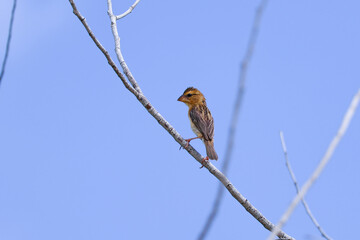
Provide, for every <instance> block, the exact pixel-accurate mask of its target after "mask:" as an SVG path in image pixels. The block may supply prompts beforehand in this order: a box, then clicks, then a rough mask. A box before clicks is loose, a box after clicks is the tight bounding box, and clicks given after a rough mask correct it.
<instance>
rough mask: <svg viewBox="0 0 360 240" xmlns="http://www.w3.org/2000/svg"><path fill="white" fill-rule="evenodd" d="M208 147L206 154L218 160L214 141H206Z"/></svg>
mask: <svg viewBox="0 0 360 240" xmlns="http://www.w3.org/2000/svg"><path fill="white" fill-rule="evenodd" d="M204 142H205V147H206V154H207V156H208V157H209V158H210V159H214V160H218V155H217V154H216V152H215V148H214V141H204Z"/></svg>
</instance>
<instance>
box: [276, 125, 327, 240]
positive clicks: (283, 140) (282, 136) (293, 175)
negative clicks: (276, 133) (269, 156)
mask: <svg viewBox="0 0 360 240" xmlns="http://www.w3.org/2000/svg"><path fill="white" fill-rule="evenodd" d="M280 139H281V145H282V149H283V151H284V157H285V165H286V167H287V169H288V170H289V173H290V176H291V179H292V181H293V183H294V185H295V189H296V193H297V194H299V186H298V183H297V181H296V177H295V174H294V172H293V170H292V168H291V166H290V162H289V158H288V152H287V148H286V144H285V139H284V134H283V132H282V131H280ZM301 202H302V204H303V205H304V208H305V211H306V213H307V214H308V215H309V217H310V219H311V221H312V222H313V223H314V225H315V226H316V228H317V229H318V230H319V232H320V234H321V235H322V236H323V237H324V238H325V239H327V240H331V238H330V237H329V236H328V235H327V234H326V233H325V231H324V230H323V229H322V228H321V226H320V224H319V223H318V221H317V220H316V219H315V217H314V215H313V214H312V212H311V210H310V207H309V205H308V204H307V202H306V201H305V199H304V198H302V199H301Z"/></svg>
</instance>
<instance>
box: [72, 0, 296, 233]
mask: <svg viewBox="0 0 360 240" xmlns="http://www.w3.org/2000/svg"><path fill="white" fill-rule="evenodd" d="M69 2H70V4H71V6H72V8H73V12H74V14H75V15H76V16H77V17H78V18H79V20H80V21H81V23H82V24H83V25H84V27H85V29H86V31H87V32H88V33H89V35H90V37H91V39H92V40H93V41H94V42H95V44H96V46H97V47H98V48H99V49H100V50H101V51H102V52H103V54H104V55H105V57H106V59H107V60H108V62H109V64H110V66H111V67H112V68H113V69H114V71H115V72H116V74H117V75H118V76H119V78H120V79H121V81H122V82H123V84H124V85H125V87H126V88H127V89H128V90H129V91H130V92H131V93H132V94H134V95H135V97H136V98H137V99H138V101H139V102H140V103H141V104H142V105H143V106H144V107H145V109H146V110H147V111H148V112H149V113H150V114H151V115H152V116H153V117H154V118H155V119H156V120H157V121H158V123H159V124H160V125H161V126H162V127H163V128H164V129H165V130H166V131H167V132H168V133H169V134H170V135H171V136H172V137H173V138H174V140H175V141H176V142H178V143H179V144H180V145H181V146H182V147H185V146H186V145H187V142H186V141H185V140H184V138H183V137H182V136H181V135H180V134H179V133H178V132H177V131H176V130H175V129H174V128H173V127H172V126H171V125H170V123H169V122H168V121H166V120H165V119H164V118H163V117H162V116H161V114H160V113H159V112H158V111H157V110H156V109H155V108H154V107H153V106H152V105H151V104H150V102H149V101H148V100H147V98H146V97H145V95H144V94H143V93H142V92H141V90H140V87H139V86H138V84H137V82H136V81H135V79H134V78H129V75H128V74H130V75H131V73H130V71H128V74H127V73H126V72H125V70H124V72H125V75H126V76H127V77H128V78H129V81H130V83H131V84H132V86H131V85H130V84H129V83H128V82H127V81H126V79H125V77H124V76H123V74H122V73H121V72H120V71H119V69H118V68H117V67H116V65H115V64H114V62H113V60H112V59H111V57H110V55H109V54H108V52H107V51H106V50H105V49H104V48H103V46H102V45H101V44H100V42H99V41H98V40H97V39H96V37H95V36H94V34H93V32H92V31H91V29H90V27H89V26H88V24H87V22H86V20H85V18H84V17H83V16H82V15H81V14H80V12H79V11H78V10H77V8H76V5H75V3H74V1H73V0H69ZM111 6H112V5H111V0H108V7H109V11H108V13H109V16H110V19H111V27H112V30H113V34H114V35H115V36H114V39H115V45H116V48H117V47H118V48H119V49H118V50H120V38H119V36H118V34H117V30H116V31H115V30H114V29H113V28H114V27H115V28H116V17H115V16H114V15H113V13H112V8H111ZM114 23H115V24H114ZM117 41H118V42H117ZM120 53H121V52H120ZM118 58H119V56H118ZM122 60H123V58H122ZM119 61H120V60H119ZM123 62H124V63H125V61H123ZM121 66H122V67H123V69H124V66H126V65H125V64H121ZM127 70H128V69H127ZM136 88H138V89H139V90H136ZM185 149H186V151H188V152H189V154H190V155H191V156H193V157H194V158H195V159H196V160H197V161H198V162H199V163H200V164H201V162H202V160H203V158H204V157H203V156H201V154H200V153H199V152H197V151H196V150H195V149H194V148H193V147H192V146H191V145H190V144H189V145H188V146H187V147H186V148H185ZM204 167H206V168H207V169H208V170H209V172H210V173H211V174H213V175H214V176H215V177H216V178H217V179H218V180H219V181H220V182H221V183H222V184H223V185H224V186H225V187H226V189H227V190H228V191H229V192H230V193H231V195H232V196H233V197H234V198H235V199H236V200H237V201H238V202H239V203H240V204H241V205H242V206H243V207H244V208H245V209H246V211H248V212H249V213H250V214H251V215H252V216H253V217H254V218H256V219H257V220H258V221H259V222H260V223H261V224H262V225H263V226H264V227H265V228H266V229H268V230H269V231H271V230H272V229H273V228H274V227H275V225H274V224H273V223H271V222H270V221H269V220H267V219H266V218H265V217H264V216H263V215H262V214H261V213H260V212H259V211H258V210H257V209H256V208H255V207H254V206H253V205H251V204H250V202H249V201H248V200H247V199H246V198H245V197H244V196H242V195H241V194H240V192H239V191H238V190H237V189H236V188H235V187H234V186H233V184H232V183H231V182H230V181H229V180H228V179H227V178H226V176H225V175H224V174H223V173H222V172H220V171H219V170H218V169H217V168H216V167H215V166H214V165H212V164H211V163H210V162H208V161H207V162H205V164H204ZM277 236H278V237H279V238H280V239H289V240H294V238H293V237H291V236H289V235H287V234H286V233H285V232H283V231H279V232H278V233H277Z"/></svg>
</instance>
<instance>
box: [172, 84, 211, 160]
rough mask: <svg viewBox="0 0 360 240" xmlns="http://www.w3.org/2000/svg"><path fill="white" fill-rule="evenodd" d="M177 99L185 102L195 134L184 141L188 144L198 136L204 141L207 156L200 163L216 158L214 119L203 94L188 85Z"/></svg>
mask: <svg viewBox="0 0 360 240" xmlns="http://www.w3.org/2000/svg"><path fill="white" fill-rule="evenodd" d="M178 101H180V102H183V103H185V104H186V105H187V106H188V107H189V112H188V115H189V119H190V124H191V129H192V130H193V132H194V133H195V135H196V136H197V137H194V138H189V139H185V141H187V142H188V144H189V142H190V141H191V140H193V139H197V138H200V139H201V140H202V141H203V142H204V144H205V147H206V154H207V156H206V157H205V158H204V159H203V160H202V162H201V163H202V164H203V162H204V161H206V160H209V159H215V160H217V159H218V155H217V154H216V152H215V148H214V119H213V117H212V116H211V113H210V110H209V109H208V107H207V106H206V99H205V97H204V95H203V94H202V93H201V92H200V91H199V90H197V89H196V88H193V87H189V88H187V89H186V90H185V91H184V93H183V95H181V96H180V97H179V98H178Z"/></svg>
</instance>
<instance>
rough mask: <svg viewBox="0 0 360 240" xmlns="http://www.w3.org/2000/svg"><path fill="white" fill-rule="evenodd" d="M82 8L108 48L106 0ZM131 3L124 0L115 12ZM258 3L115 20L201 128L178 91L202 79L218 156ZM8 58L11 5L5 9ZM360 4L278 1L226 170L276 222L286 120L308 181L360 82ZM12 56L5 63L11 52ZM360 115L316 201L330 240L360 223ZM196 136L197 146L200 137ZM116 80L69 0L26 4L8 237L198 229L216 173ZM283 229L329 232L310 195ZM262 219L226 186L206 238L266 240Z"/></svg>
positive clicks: (285, 180) (166, 235)
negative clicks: (204, 166) (307, 211)
mask: <svg viewBox="0 0 360 240" xmlns="http://www.w3.org/2000/svg"><path fill="white" fill-rule="evenodd" d="M75 2H76V3H77V6H78V9H79V11H80V12H81V13H82V14H83V15H84V16H85V17H86V19H87V21H88V23H89V25H90V26H91V28H92V30H93V31H94V33H95V34H96V36H97V37H98V39H99V40H100V42H101V43H102V44H103V45H104V47H105V48H106V49H107V50H108V51H109V52H110V54H111V55H112V57H113V59H116V56H115V53H114V51H113V50H114V43H113V36H112V34H111V28H110V25H109V18H108V15H107V4H106V1H92V2H91V3H89V1H84V0H81V1H80V0H79V1H75ZM132 3H133V2H132V1H128V0H124V1H114V2H113V9H114V12H115V13H116V14H120V13H122V12H124V11H125V10H126V9H127V8H128V7H129V6H130V5H131V4H132ZM258 3H259V1H229V2H226V3H225V2H219V1H188V0H183V1H180V2H165V1H141V2H140V3H139V5H138V6H137V7H136V9H135V10H134V11H133V12H132V13H131V14H130V15H129V16H127V17H126V18H124V19H122V20H120V21H118V26H119V34H120V37H121V46H122V52H123V54H124V57H125V59H126V61H127V63H128V65H129V67H130V69H131V71H132V73H133V75H134V76H135V78H136V80H137V81H138V83H139V84H140V86H141V88H142V90H143V92H144V94H145V95H146V96H147V97H148V99H149V100H150V101H151V102H152V104H153V106H154V107H155V108H156V109H157V110H158V111H159V112H160V113H161V114H162V115H163V116H164V117H165V118H166V119H167V120H168V121H169V122H170V123H171V124H172V125H173V126H174V127H175V128H176V130H177V131H179V132H180V134H182V136H183V137H184V138H190V137H193V136H194V134H193V133H192V131H191V129H190V124H189V121H188V118H187V107H186V106H185V105H184V104H183V103H180V102H177V101H176V99H177V98H178V97H179V96H180V95H181V93H182V92H183V91H184V89H185V88H186V87H188V86H194V87H197V88H198V89H200V90H201V91H202V92H203V93H204V95H205V96H206V98H207V103H208V106H209V108H210V110H211V112H212V115H213V117H214V119H215V148H216V150H217V153H218V155H219V160H218V161H217V162H214V164H215V165H216V166H217V167H219V168H220V167H221V164H222V159H223V156H224V150H225V147H226V146H225V144H226V139H227V134H228V127H229V122H230V116H231V110H232V107H233V102H234V99H235V92H236V87H237V82H238V77H239V66H240V62H241V59H242V58H243V55H244V53H245V49H246V46H247V41H248V36H249V32H250V28H251V25H252V21H253V18H254V14H255V8H256V6H257V4H258ZM0 6H1V7H0V21H1V23H2V24H0V36H2V37H1V38H0V49H1V50H0V53H1V58H2V57H3V52H4V51H3V50H4V49H5V44H6V42H5V41H6V36H7V30H8V23H9V18H10V11H11V6H12V1H3V2H2V3H1V5H0ZM359 7H360V3H359V2H358V1H355V0H352V1H345V2H344V1H342V2H340V1H301V2H299V1H298V2H294V1H269V4H268V6H267V8H266V10H265V12H264V15H263V19H262V20H263V21H262V24H261V30H260V34H259V38H258V41H257V45H256V49H255V52H254V56H253V59H252V62H251V64H250V66H249V69H248V78H247V86H246V92H245V97H244V104H243V108H242V111H241V114H240V118H239V122H238V131H237V132H236V143H235V150H234V153H233V159H232V163H231V166H230V170H229V173H228V177H229V179H230V180H231V181H232V182H233V184H234V185H235V186H236V187H237V189H238V190H239V191H240V192H241V193H242V194H243V195H244V196H245V197H246V198H247V199H248V200H249V201H250V202H251V203H252V204H253V205H254V206H255V207H256V208H257V209H259V210H260V211H261V212H262V213H263V214H264V215H265V216H266V217H267V218H268V219H269V220H270V221H272V222H277V221H278V220H279V218H280V216H281V215H282V213H283V212H284V210H285V209H286V207H287V206H288V204H289V203H290V201H291V200H292V198H293V197H294V194H295V190H294V187H293V183H292V182H291V181H290V177H289V174H288V172H287V170H286V167H285V164H284V158H283V153H282V149H281V143H280V138H279V131H280V130H283V131H284V135H285V139H286V143H287V147H288V154H289V159H290V161H291V164H292V167H293V170H294V172H295V174H296V177H297V179H298V181H299V184H300V185H302V184H303V183H304V182H305V181H306V179H307V178H308V177H309V176H310V174H311V173H312V171H313V170H314V168H315V167H316V166H317V164H318V162H319V161H320V159H321V157H322V156H323V154H324V153H325V151H326V149H327V146H328V145H329V143H330V141H331V139H332V138H333V136H334V135H335V134H336V131H337V129H338V127H339V125H340V123H341V120H342V117H343V115H344V113H345V111H346V109H347V107H348V105H349V103H350V101H351V99H352V97H353V96H354V94H355V93H356V92H357V90H358V89H359V86H360V80H359V79H360V72H359V56H360V45H359V42H360V30H359V23H360V15H359V14H358V9H359ZM1 60H2V59H1ZM359 142H360V114H359V112H357V113H356V114H355V116H354V118H353V121H352V123H351V125H350V127H349V129H348V132H347V133H346V135H345V136H344V138H343V140H342V141H341V143H340V144H339V146H338V148H337V150H336V152H335V154H334V156H333V158H332V159H331V161H330V163H329V165H328V166H327V167H326V168H325V170H324V173H323V174H322V175H321V177H320V179H319V180H318V181H317V182H316V183H315V185H314V186H313V187H312V188H311V189H310V191H309V193H308V195H307V196H306V200H307V201H308V204H309V206H310V208H311V209H312V211H313V213H314V215H315V216H316V217H317V219H318V221H319V223H320V224H321V226H322V227H323V228H324V229H325V231H326V232H327V233H328V234H329V235H330V236H331V237H333V238H334V239H351V238H353V237H354V235H355V234H356V230H357V228H358V227H359V223H358V221H357V220H356V219H357V218H358V214H359V213H360V206H359V204H358V202H359V201H360V190H359V187H358V185H359V183H360V175H359V174H358V172H359V168H360V161H359V156H360V148H359ZM192 145H193V146H194V147H195V148H196V149H197V150H198V151H199V152H200V153H202V154H205V148H204V146H203V144H202V143H201V141H199V140H197V141H196V140H194V141H193V142H192ZM178 149H179V145H178V144H177V143H176V142H175V141H174V140H173V139H172V137H171V136H170V135H169V134H168V133H167V132H166V131H164V130H163V129H162V127H161V126H160V125H158V123H157V122H156V121H155V120H154V119H153V118H152V117H151V116H150V115H149V114H148V113H147V111H146V110H145V109H144V108H143V107H142V106H141V105H140V104H139V103H138V102H137V101H136V99H135V98H134V97H133V96H132V95H131V94H130V93H129V92H128V91H127V90H126V89H125V88H124V86H123V85H122V83H121V81H120V80H119V79H117V77H116V75H115V74H114V72H113V71H112V69H111V68H110V67H109V65H108V64H107V61H106V59H105V58H104V56H103V55H102V54H101V53H100V51H99V50H98V49H97V48H96V47H95V45H94V44H93V42H92V41H91V40H90V38H89V36H88V34H87V33H86V31H85V29H84V28H83V26H82V25H81V23H80V22H79V20H78V19H77V18H76V17H75V15H73V13H72V9H71V7H70V4H69V2H68V1H46V2H44V1H31V2H29V1H21V0H20V1H18V6H17V11H16V17H15V22H14V30H13V39H12V42H11V51H10V55H9V59H8V63H7V69H6V72H5V76H4V79H3V82H2V84H1V87H0V239H4V240H5V239H6V240H18V239H21V240H24V239H26V240H45V239H46V240H47V239H53V240H57V239H59V240H60V239H61V240H64V239H66V240H72V239H87V240H92V239H94V240H95V239H107V240H112V239H117V240H118V239H129V240H132V239H143V238H147V239H175V240H176V239H196V238H197V236H198V234H199V232H200V230H201V227H202V225H203V223H204V221H205V219H206V217H207V215H208V213H209V211H210V208H211V206H212V204H213V200H214V196H215V192H216V189H217V184H218V181H217V180H216V179H215V178H214V177H213V176H212V175H211V174H210V173H209V172H208V171H207V170H206V169H201V170H199V164H198V163H197V162H196V161H195V160H194V159H193V158H192V157H191V156H190V155H189V154H188V153H187V152H186V151H183V150H182V151H179V150H178ZM284 230H285V232H287V233H288V234H290V235H292V236H294V237H296V238H297V239H322V238H321V237H320V234H319V233H318V231H317V230H316V228H315V227H314V226H313V225H312V223H311V221H310V220H309V218H308V216H307V215H306V214H305V211H304V209H303V207H302V206H298V208H297V209H296V210H295V212H294V214H293V215H292V217H291V219H290V221H289V222H288V224H287V225H286V226H285V228H284ZM268 234H269V233H268V231H267V230H266V229H264V228H263V227H262V226H261V225H260V224H259V223H258V222H257V221H256V220H254V219H253V218H252V217H251V216H250V215H249V214H248V213H247V212H246V211H245V210H244V209H243V207H242V206H240V205H239V203H238V202H236V201H235V200H234V199H233V198H232V197H231V196H230V194H228V193H226V196H225V200H224V202H223V205H222V208H221V212H220V213H219V215H218V218H217V220H216V222H215V224H214V226H213V228H212V229H211V231H210V235H209V236H208V238H207V239H265V238H266V237H267V236H268Z"/></svg>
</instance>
